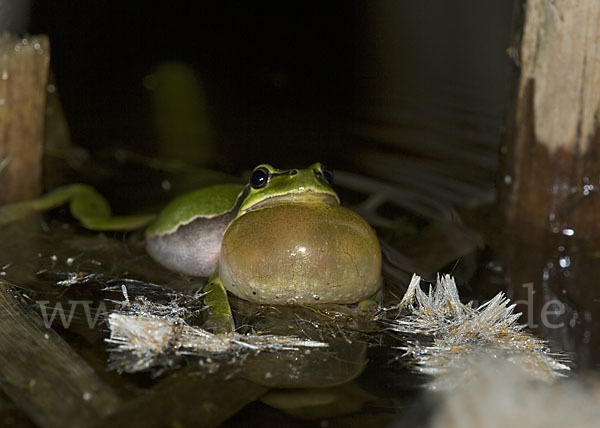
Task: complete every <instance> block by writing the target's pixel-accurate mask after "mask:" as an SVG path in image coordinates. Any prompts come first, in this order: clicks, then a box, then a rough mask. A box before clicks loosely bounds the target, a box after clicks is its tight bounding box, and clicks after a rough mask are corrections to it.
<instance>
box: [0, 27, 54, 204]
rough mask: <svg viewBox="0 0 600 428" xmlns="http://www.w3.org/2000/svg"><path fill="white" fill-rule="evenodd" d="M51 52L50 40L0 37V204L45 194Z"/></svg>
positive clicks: (6, 34) (44, 38) (43, 38)
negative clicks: (43, 171)
mask: <svg viewBox="0 0 600 428" xmlns="http://www.w3.org/2000/svg"><path fill="white" fill-rule="evenodd" d="M49 50H50V43H49V42H48V38H47V37H45V36H36V37H31V38H27V39H21V38H18V37H16V36H12V35H10V34H8V33H5V34H3V35H2V36H0V189H1V190H0V204H4V203H9V202H17V201H22V200H25V199H31V198H34V197H36V196H38V195H39V193H40V191H41V167H42V142H43V133H44V109H45V103H46V83H47V80H48V64H49V61H50V52H49Z"/></svg>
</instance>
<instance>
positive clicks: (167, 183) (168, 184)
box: [160, 180, 171, 190]
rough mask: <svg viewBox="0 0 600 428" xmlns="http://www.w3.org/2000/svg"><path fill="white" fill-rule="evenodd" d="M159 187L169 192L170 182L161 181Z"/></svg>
mask: <svg viewBox="0 0 600 428" xmlns="http://www.w3.org/2000/svg"><path fill="white" fill-rule="evenodd" d="M160 187H161V188H162V189H163V190H171V182H170V181H169V180H163V181H162V182H161V183H160Z"/></svg>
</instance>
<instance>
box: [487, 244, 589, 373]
mask: <svg viewBox="0 0 600 428" xmlns="http://www.w3.org/2000/svg"><path fill="white" fill-rule="evenodd" d="M549 241H550V242H549V243H548V245H546V246H539V245H535V244H533V243H531V244H523V243H519V242H515V241H513V240H507V241H506V242H505V243H504V245H503V246H502V247H500V248H498V249H497V250H496V252H495V259H496V260H500V261H502V264H503V266H502V267H501V269H497V272H496V274H493V275H492V276H494V275H495V276H501V278H502V280H503V282H504V284H505V287H506V290H507V295H508V296H509V297H510V298H511V299H512V300H514V301H515V302H518V303H519V306H518V307H517V311H520V312H523V316H524V317H525V319H524V321H527V324H528V326H529V327H530V328H531V329H532V330H533V331H534V332H535V333H536V334H538V335H540V336H541V337H544V338H547V339H549V340H551V341H552V342H553V343H554V344H555V345H556V347H557V348H559V349H563V350H565V351H567V352H570V353H572V354H573V356H572V358H573V360H574V362H575V363H576V366H577V367H578V368H579V369H590V368H595V369H598V368H600V325H599V324H597V323H596V324H595V325H594V323H593V320H594V319H597V318H598V317H600V287H598V279H599V278H600V261H599V260H598V259H597V258H594V257H593V255H592V254H589V253H587V252H585V251H584V250H582V249H581V248H579V247H578V245H577V242H576V241H574V240H573V239H572V238H570V237H569V236H568V235H565V234H560V233H557V234H555V235H554V236H551V239H550V240H549Z"/></svg>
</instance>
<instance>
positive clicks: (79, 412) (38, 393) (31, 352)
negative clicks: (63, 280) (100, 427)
mask: <svg viewBox="0 0 600 428" xmlns="http://www.w3.org/2000/svg"><path fill="white" fill-rule="evenodd" d="M0 387H1V388H2V389H3V390H4V392H5V393H6V394H7V395H8V396H9V397H11V399H12V400H13V401H14V402H15V403H16V404H17V405H18V406H19V407H21V408H22V409H23V410H25V412H26V413H27V414H28V416H29V417H30V418H31V419H32V420H33V421H34V422H35V423H36V424H37V425H39V426H40V427H48V428H54V427H57V428H58V427H65V426H69V427H88V426H90V425H91V424H92V423H94V422H97V421H98V419H100V418H102V417H105V416H107V415H108V414H110V413H112V412H113V411H114V410H115V409H116V407H117V404H118V399H117V397H116V395H115V394H114V393H113V391H112V390H111V389H110V388H108V387H107V386H106V385H105V384H104V383H103V382H102V381H101V380H100V379H99V378H98V376H97V375H96V373H95V372H94V370H93V369H92V368H91V367H90V366H89V365H88V364H87V363H86V362H85V361H84V360H83V359H81V357H79V355H77V353H76V352H75V351H73V350H72V349H71V347H70V346H69V345H68V344H67V343H66V342H65V341H64V340H63V339H62V338H61V337H60V336H59V335H58V334H57V333H55V332H54V330H52V329H48V328H46V327H45V326H44V324H43V322H42V320H41V318H40V317H39V316H38V315H37V314H36V313H35V312H33V311H32V310H31V309H30V308H29V307H28V306H27V305H25V304H24V303H23V302H22V299H21V297H20V295H19V293H18V292H17V291H16V290H15V288H13V287H11V284H9V283H7V282H5V281H3V280H0Z"/></svg>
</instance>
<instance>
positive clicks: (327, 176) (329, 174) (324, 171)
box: [321, 166, 333, 184]
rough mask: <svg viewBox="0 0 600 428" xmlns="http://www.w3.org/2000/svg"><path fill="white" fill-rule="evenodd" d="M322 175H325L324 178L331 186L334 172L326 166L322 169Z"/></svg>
mask: <svg viewBox="0 0 600 428" xmlns="http://www.w3.org/2000/svg"><path fill="white" fill-rule="evenodd" d="M321 173H322V174H323V178H325V180H327V182H328V183H329V184H333V171H332V170H330V169H329V168H327V167H326V166H323V167H321Z"/></svg>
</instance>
